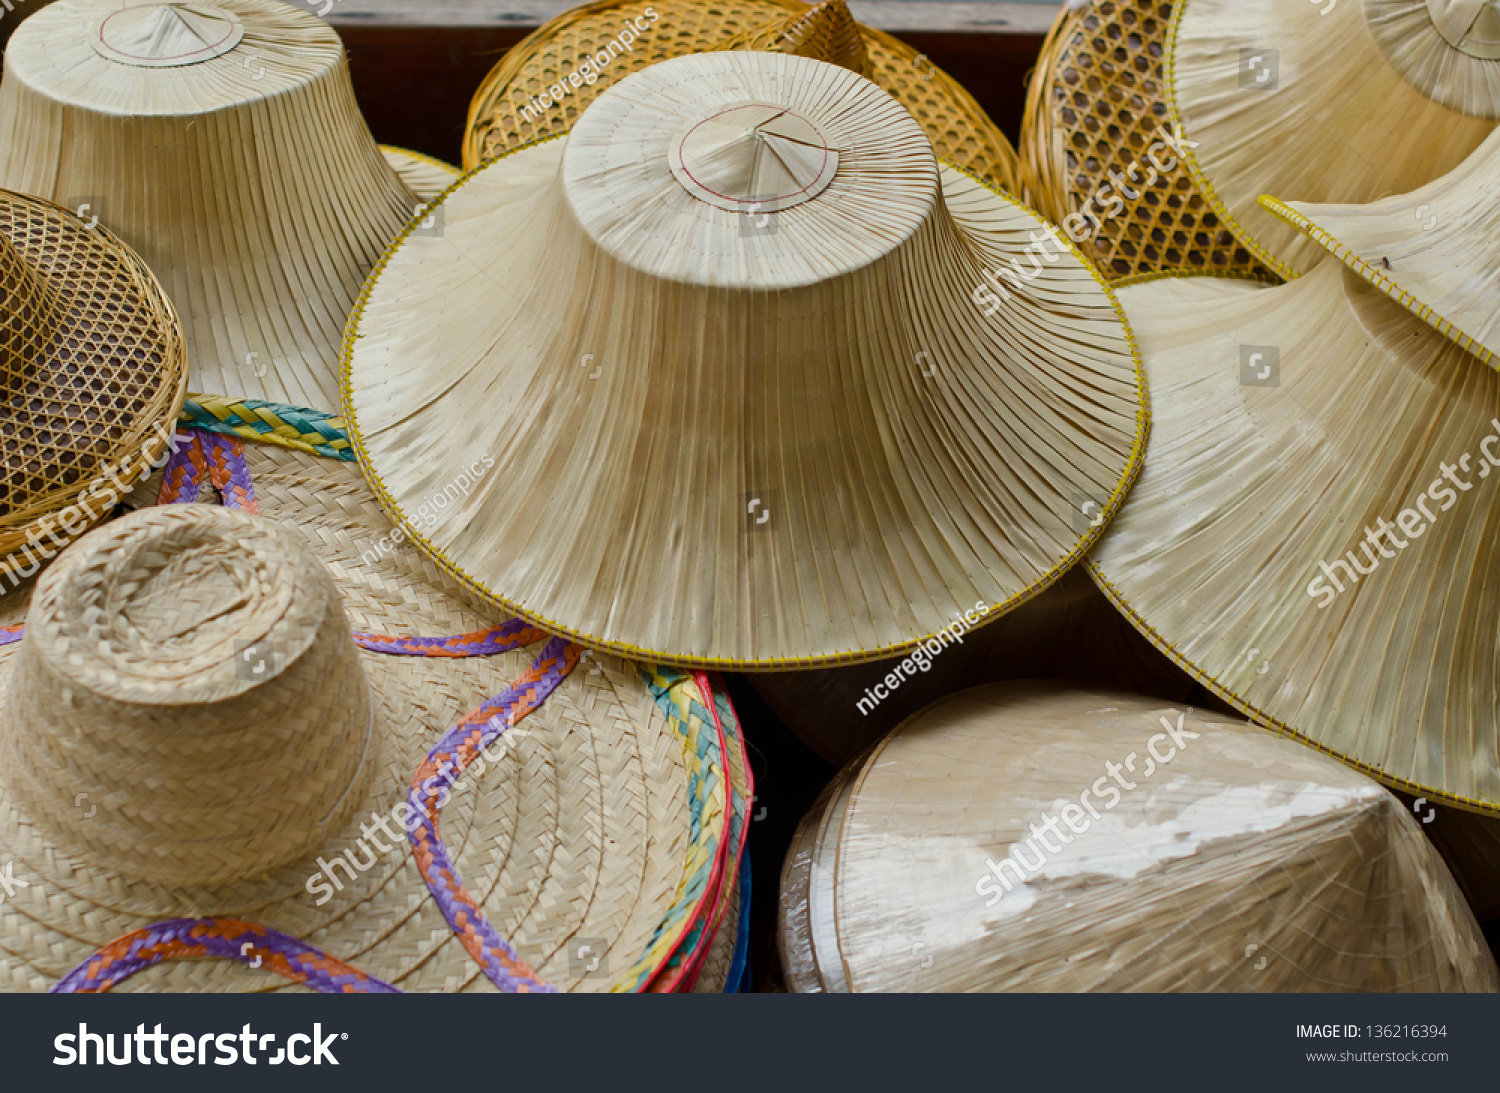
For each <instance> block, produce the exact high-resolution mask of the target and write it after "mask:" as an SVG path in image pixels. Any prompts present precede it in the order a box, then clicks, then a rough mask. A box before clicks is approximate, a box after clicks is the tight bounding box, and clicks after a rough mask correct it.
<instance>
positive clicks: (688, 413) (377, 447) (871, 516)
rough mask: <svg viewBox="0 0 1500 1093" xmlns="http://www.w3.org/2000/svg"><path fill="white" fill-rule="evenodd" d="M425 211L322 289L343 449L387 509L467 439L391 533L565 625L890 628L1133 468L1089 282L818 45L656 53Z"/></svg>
mask: <svg viewBox="0 0 1500 1093" xmlns="http://www.w3.org/2000/svg"><path fill="white" fill-rule="evenodd" d="M437 211H438V212H440V213H442V214H444V217H445V222H446V230H445V232H444V233H443V234H442V235H420V234H417V233H410V234H409V235H408V236H407V237H405V238H404V239H403V240H402V241H401V242H400V244H399V245H398V246H397V247H395V248H394V249H393V251H392V252H391V253H390V254H389V255H388V256H387V257H386V258H385V259H384V260H382V263H381V266H380V268H379V269H378V270H377V272H376V274H375V275H374V276H373V277H372V279H371V281H370V284H369V285H368V286H367V289H366V292H365V297H364V301H363V304H362V306H361V308H360V309H359V310H358V311H356V313H355V315H354V317H353V319H352V320H351V322H350V326H349V335H348V349H347V364H346V375H345V382H346V396H345V416H346V418H347V420H348V421H349V422H350V427H351V434H352V435H353V438H354V440H355V444H356V447H357V449H358V450H359V452H360V455H361V462H362V465H363V466H364V468H365V470H366V473H367V474H368V475H369V476H370V478H371V481H372V483H373V484H374V485H375V488H376V492H377V494H378V495H379V496H380V497H381V498H382V500H383V501H384V502H385V503H386V506H387V511H388V512H389V513H390V514H391V516H392V517H393V518H394V519H396V520H398V521H401V522H402V523H403V524H405V523H406V522H407V521H408V519H409V515H410V514H411V513H413V512H414V511H416V509H417V508H418V507H419V506H421V505H423V504H425V503H426V501H427V499H428V498H429V497H431V496H432V495H434V494H435V493H441V492H442V490H443V484H444V483H445V482H448V481H450V480H451V479H452V478H453V476H454V472H455V471H456V469H457V468H458V467H459V466H460V465H467V464H468V463H469V462H470V461H471V460H472V459H473V458H475V455H474V453H475V452H479V451H484V452H489V453H491V454H492V455H493V457H494V458H495V460H496V461H497V464H498V470H499V473H497V474H496V475H494V476H493V477H492V478H491V479H490V480H489V481H487V482H486V484H485V487H484V488H483V489H481V490H477V491H475V492H474V493H473V494H472V495H471V496H470V497H469V498H467V499H461V500H457V501H455V503H453V504H451V505H448V506H446V508H444V510H443V511H442V512H441V513H440V514H439V515H438V517H437V522H436V523H435V524H433V525H432V526H430V527H429V528H428V529H426V530H424V531H421V532H417V533H416V536H415V537H416V539H417V541H418V542H420V543H422V544H423V546H424V548H425V549H427V550H428V551H430V552H431V554H432V555H433V556H434V557H436V558H437V559H439V560H440V561H441V562H442V564H444V565H445V566H447V567H448V568H449V569H450V570H451V571H452V572H454V573H455V574H457V575H459V576H460V578H461V579H462V580H463V581H465V583H467V584H468V585H469V586H470V587H472V588H473V589H474V590H475V591H476V592H478V593H479V594H480V595H483V596H485V597H487V598H489V599H491V600H492V601H494V602H496V603H499V604H503V605H505V606H506V607H507V609H510V610H514V611H516V612H518V613H520V614H522V615H525V616H526V617H528V618H531V619H533V620H535V621H537V622H539V623H541V624H542V625H543V626H546V627H547V628H548V629H550V630H553V631H554V632H558V633H565V634H572V635H578V636H579V637H580V638H581V639H582V640H584V642H585V643H586V644H589V645H591V646H593V647H596V648H607V649H609V650H611V651H615V652H621V653H625V652H627V651H629V654H630V655H635V656H638V657H640V658H641V659H646V660H650V661H653V662H654V661H664V662H667V663H674V664H695V665H711V666H734V667H742V668H772V667H790V666H794V665H796V666H811V665H815V664H819V663H837V662H851V663H852V662H857V661H860V660H867V659H878V658H879V657H881V656H888V655H891V654H893V653H896V652H900V651H901V650H903V649H905V648H908V647H913V646H915V645H916V644H918V643H919V642H922V641H926V640H928V639H929V638H932V637H934V636H935V635H936V634H938V633H939V632H940V631H944V630H946V629H948V628H950V627H953V626H955V625H956V623H955V620H956V619H958V618H959V617H960V616H961V615H962V614H963V612H965V611H971V610H975V609H976V608H977V607H978V606H981V605H982V606H985V607H987V608H988V609H989V611H990V613H991V614H1003V613H1004V612H1005V611H1006V610H1008V609H1009V608H1011V607H1014V606H1016V605H1017V604H1019V603H1020V602H1022V601H1024V600H1025V599H1027V598H1028V597H1030V596H1031V595H1033V594H1035V593H1036V592H1038V591H1040V590H1041V589H1042V588H1043V587H1045V586H1046V585H1047V584H1049V583H1051V582H1052V581H1053V580H1055V579H1056V578H1057V577H1058V576H1059V575H1060V574H1061V573H1062V572H1064V571H1065V570H1066V569H1067V568H1068V567H1069V566H1070V565H1071V564H1072V563H1073V561H1074V560H1075V559H1077V558H1078V557H1079V556H1080V553H1081V552H1082V551H1083V550H1085V549H1087V546H1088V545H1089V544H1090V543H1092V542H1093V540H1094V539H1095V538H1097V536H1098V534H1099V531H1100V529H1101V528H1102V527H1103V526H1104V525H1105V524H1106V523H1107V522H1108V520H1109V519H1110V518H1111V516H1112V515H1113V513H1114V511H1115V509H1116V507H1117V505H1118V504H1119V501H1120V499H1121V497H1122V496H1123V494H1124V491H1125V489H1126V488H1127V486H1128V484H1129V482H1130V481H1131V479H1132V478H1133V476H1134V473H1135V468H1136V466H1137V464H1138V461H1139V459H1140V452H1141V448H1142V440H1143V434H1144V432H1145V428H1146V414H1145V409H1144V395H1143V392H1142V387H1141V383H1140V376H1139V369H1138V367H1137V362H1136V357H1135V353H1134V347H1133V344H1132V342H1131V340H1130V335H1129V332H1128V330H1127V328H1126V327H1125V325H1124V323H1123V321H1122V319H1121V318H1120V315H1119V312H1118V310H1117V305H1116V304H1115V301H1114V299H1113V297H1112V296H1111V295H1110V294H1109V292H1108V290H1106V289H1105V288H1104V287H1103V286H1102V285H1101V284H1100V283H1099V282H1098V280H1097V275H1096V274H1095V273H1094V272H1093V270H1092V269H1091V268H1090V267H1089V266H1088V265H1087V264H1086V263H1084V262H1083V261H1082V260H1081V258H1080V257H1079V256H1078V255H1077V253H1076V252H1075V251H1072V250H1070V249H1066V248H1065V246H1064V244H1063V242H1062V241H1061V240H1060V239H1059V238H1058V237H1057V235H1056V233H1055V232H1053V233H1052V234H1050V235H1049V234H1048V230H1047V225H1046V224H1045V223H1044V222H1043V221H1042V220H1041V219H1040V218H1038V217H1037V216H1036V215H1035V214H1033V213H1031V212H1030V211H1028V210H1026V209H1024V208H1022V207H1021V206H1019V205H1017V204H1016V203H1015V202H1013V201H1012V200H1010V199H1009V198H1006V197H1004V196H1002V195H1000V194H998V193H997V192H995V191H993V190H991V189H988V188H986V187H985V186H983V185H981V184H979V183H978V182H976V181H974V180H972V179H970V178H968V177H967V176H965V175H963V174H961V173H959V172H958V171H956V170H954V169H953V168H950V167H939V165H938V163H937V161H936V160H935V159H934V157H933V153H932V146H931V144H930V143H929V142H928V140H927V138H926V137H925V136H924V135H923V133H922V131H921V129H920V127H918V126H917V124H916V123H915V122H914V121H913V120H912V118H911V115H910V114H908V113H907V112H906V111H905V110H904V109H903V108H902V107H901V105H900V104H899V103H898V102H896V101H895V100H894V99H892V98H891V97H890V96H889V95H887V94H885V93H884V92H883V91H881V90H880V89H879V88H878V87H876V86H875V85H874V84H872V83H870V82H869V81H868V80H865V79H863V78H862V77H859V76H856V75H855V74H854V73H852V72H849V71H848V70H846V69H842V68H838V67H835V66H833V65H828V64H823V63H822V62H819V61H812V60H807V59H806V58H802V57H795V56H788V55H783V54H773V53H728V52H726V53H710V54H699V55H696V56H692V57H683V58H678V59H676V60H673V61H667V62H663V63H662V64H660V65H656V66H654V67H652V68H650V69H647V70H646V71H643V72H640V73H637V74H635V75H634V76H631V77H629V78H628V79H626V80H625V81H622V82H621V83H620V84H619V85H617V86H616V87H614V88H612V89H611V90H610V91H608V92H606V93H605V94H604V95H603V96H601V97H600V98H599V100H598V101H597V102H596V103H595V104H594V105H593V106H592V107H590V109H589V112H588V114H587V115H586V116H585V117H584V119H583V120H582V121H580V122H579V124H578V126H577V127H576V128H575V129H574V130H573V133H572V134H571V135H570V136H569V137H567V138H565V139H558V140H554V141H549V142H545V143H543V144H541V145H538V146H536V147H533V148H529V149H525V150H523V151H520V152H516V153H512V154H511V155H510V156H508V157H506V158H505V159H503V160H500V161H497V162H495V163H493V164H490V165H489V166H487V167H485V168H483V169H482V170H480V171H478V172H476V173H474V174H472V175H470V176H469V177H468V178H467V179H466V180H465V181H464V182H463V183H462V184H460V185H459V186H458V187H456V188H455V189H453V190H451V191H449V193H448V194H447V196H446V197H445V198H444V199H443V200H442V202H441V203H440V204H439V205H438V206H437ZM1028 248H1032V249H1030V250H1028ZM1040 251H1044V252H1045V255H1044V256H1040V257H1039V256H1038V252H1040ZM1044 259H1045V260H1044ZM1023 262H1024V263H1027V264H1026V265H1023V264H1022V263H1023ZM1002 272H1003V274H1004V276H1001V275H1000V274H1001V273H1002ZM987 277H988V278H990V280H986V278H987ZM980 304H983V305H984V306H979V305H980ZM986 311H989V312H990V313H991V314H990V315H988V316H987V315H986V313H985V312H986Z"/></svg>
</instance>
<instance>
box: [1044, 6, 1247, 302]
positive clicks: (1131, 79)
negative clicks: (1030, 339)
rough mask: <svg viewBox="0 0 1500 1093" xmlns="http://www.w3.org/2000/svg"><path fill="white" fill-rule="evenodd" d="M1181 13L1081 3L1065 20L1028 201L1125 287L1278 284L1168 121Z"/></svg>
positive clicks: (1047, 74)
mask: <svg viewBox="0 0 1500 1093" xmlns="http://www.w3.org/2000/svg"><path fill="white" fill-rule="evenodd" d="M1172 8H1173V0H1094V2H1090V0H1081V2H1080V3H1076V4H1067V5H1065V6H1064V7H1063V9H1062V10H1061V11H1060V12H1059V13H1058V16H1057V21H1056V22H1055V23H1054V24H1053V26H1052V30H1051V32H1050V33H1049V34H1048V36H1047V40H1046V41H1045V42H1044V43H1043V45H1042V51H1041V55H1040V57H1039V58H1038V60H1037V67H1036V73H1035V75H1034V76H1033V77H1032V79H1031V83H1030V84H1029V85H1028V87H1027V92H1026V111H1025V114H1024V115H1023V117H1022V121H1021V144H1020V153H1021V154H1020V172H1021V176H1022V178H1023V180H1024V182H1025V187H1026V199H1027V200H1028V201H1030V202H1031V203H1032V204H1034V205H1035V206H1036V207H1037V208H1038V209H1040V210H1041V211H1042V213H1043V214H1045V215H1046V216H1048V217H1050V218H1051V219H1052V220H1053V221H1054V222H1055V223H1057V224H1060V225H1062V226H1063V229H1064V231H1065V232H1068V233H1070V236H1071V238H1072V239H1073V240H1074V242H1076V243H1077V244H1078V246H1079V247H1080V249H1082V250H1083V252H1084V253H1085V254H1086V255H1088V256H1089V258H1091V259H1092V260H1093V262H1094V264H1095V265H1096V266H1098V267H1099V269H1100V271H1101V272H1102V273H1103V274H1104V275H1105V276H1106V277H1107V278H1109V279H1110V280H1111V281H1112V282H1115V283H1120V284H1123V283H1128V282H1130V281H1132V280H1135V279H1137V278H1141V277H1149V276H1151V275H1153V274H1157V273H1161V272H1164V271H1170V270H1187V271H1195V272H1203V273H1208V272H1212V273H1217V274H1220V275H1222V276H1236V277H1245V278H1252V279H1257V280H1264V281H1275V280H1277V277H1276V275H1275V274H1273V273H1272V272H1271V271H1270V270H1268V269H1267V268H1266V267H1265V266H1263V265H1262V264H1261V263H1260V262H1259V261H1257V260H1256V258H1255V256H1254V255H1253V254H1251V253H1250V250H1249V249H1248V248H1247V247H1246V246H1245V245H1244V244H1243V243H1241V242H1240V240H1238V239H1237V238H1235V234H1234V232H1232V231H1230V230H1229V228H1228V226H1226V224H1225V223H1224V222H1223V221H1221V220H1220V219H1219V214H1218V213H1217V212H1216V211H1215V210H1214V208H1213V206H1212V205H1211V204H1210V201H1209V198H1208V197H1207V196H1206V194H1205V192H1204V190H1203V189H1202V188H1201V187H1200V186H1199V185H1198V182H1197V181H1196V180H1195V179H1194V177H1193V174H1192V172H1191V171H1190V170H1189V166H1188V162H1187V159H1186V157H1185V155H1184V154H1183V153H1184V152H1185V151H1187V150H1188V148H1187V144H1186V142H1185V141H1184V140H1181V139H1179V137H1178V136H1177V134H1176V133H1175V131H1174V130H1173V128H1172V125H1171V123H1170V122H1169V121H1168V104H1169V102H1170V96H1169V93H1168V91H1169V87H1168V71H1167V57H1168V54H1167V46H1168V31H1169V30H1170V29H1171V25H1172ZM1121 187H1123V190H1122V189H1121Z"/></svg>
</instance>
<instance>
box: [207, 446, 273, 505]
mask: <svg viewBox="0 0 1500 1093" xmlns="http://www.w3.org/2000/svg"><path fill="white" fill-rule="evenodd" d="M198 443H199V444H200V445H202V447H203V454H204V455H205V456H206V457H207V459H208V479H209V481H210V482H212V483H213V484H214V489H216V490H218V491H219V496H220V497H221V498H223V500H224V507H225V508H226V509H236V510H238V511H239V512H248V513H249V514H250V515H252V516H259V515H260V505H258V504H257V503H256V501H255V486H254V485H253V484H252V483H251V481H250V464H248V463H246V462H245V442H244V441H243V440H241V439H240V438H239V437H237V436H220V435H219V434H218V433H204V432H200V433H199V434H198Z"/></svg>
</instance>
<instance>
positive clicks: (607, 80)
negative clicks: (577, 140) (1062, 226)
mask: <svg viewBox="0 0 1500 1093" xmlns="http://www.w3.org/2000/svg"><path fill="white" fill-rule="evenodd" d="M721 49H750V50H769V51H773V52H778V53H791V54H796V55H798V56H802V57H811V58H813V59H815V60H819V61H827V62H829V63H831V64H837V65H842V66H843V67H845V68H847V69H849V70H850V71H852V72H858V73H859V74H860V75H861V76H866V77H868V78H869V79H872V80H874V81H875V82H876V83H877V84H879V85H880V86H881V87H883V88H885V89H886V90H887V91H889V92H890V93H891V94H892V95H894V96H896V98H897V99H899V100H900V101H901V103H902V104H903V105H904V106H905V107H906V108H907V109H908V110H910V111H911V112H912V114H913V116H915V117H916V119H917V120H918V121H919V122H921V124H922V128H923V129H924V130H925V131H926V133H927V135H928V136H929V137H930V138H931V140H932V143H933V146H934V147H935V148H936V149H937V153H938V156H939V157H940V158H941V159H943V160H945V161H947V162H950V163H953V164H954V165H956V166H958V167H961V168H962V169H964V170H966V171H969V172H972V173H973V174H977V175H979V176H980V177H981V178H983V179H984V180H985V181H987V182H989V183H991V184H992V185H994V186H997V187H999V188H1000V189H1003V190H1006V191H1007V192H1009V193H1019V192H1020V191H1019V189H1018V187H1017V180H1016V154H1015V151H1014V149H1012V148H1011V146H1010V141H1008V140H1007V139H1006V138H1005V134H1003V133H1002V132H1000V130H999V128H998V127H996V125H995V123H994V122H992V121H990V119H989V117H988V116H987V115H986V114H985V112H984V110H983V109H982V108H981V107H980V106H979V104H978V103H976V102H975V101H974V99H973V97H972V96H971V95H970V94H969V93H968V92H967V91H966V90H964V88H963V86H962V85H961V84H959V82H958V81H957V80H955V79H953V77H951V76H949V75H948V74H947V73H946V72H944V71H942V70H941V69H939V68H937V67H936V66H934V65H933V64H932V62H931V61H929V60H927V58H926V57H924V56H922V55H921V54H919V53H917V51H916V50H914V49H912V48H911V47H910V46H908V45H907V44H906V43H905V42H902V41H899V40H898V39H896V38H893V37H891V36H890V35H889V34H885V33H884V32H882V31H878V30H875V29H874V28H873V27H867V26H863V25H862V24H860V23H857V22H855V21H854V17H853V16H852V15H851V14H850V13H849V7H848V5H847V4H846V3H845V2H844V0H823V2H822V3H819V4H816V5H814V6H812V7H808V5H806V4H803V3H799V2H798V0H715V2H714V3H702V2H700V0H651V2H650V3H645V2H642V0H603V2H602V3H594V4H583V5H580V6H578V7H576V8H573V9H572V10H570V11H567V12H564V13H563V14H562V15H559V16H558V17H557V18H555V19H553V20H551V21H550V22H548V23H546V24H545V25H543V26H542V27H541V28H540V29H538V30H536V31H535V32H533V33H532V34H531V35H530V36H529V37H527V38H526V39H525V40H524V41H522V42H521V43H520V44H519V45H517V46H516V47H515V48H514V49H512V50H511V51H510V52H509V53H507V54H506V55H505V57H504V58H503V59H502V60H501V61H500V63H499V64H498V65H496V66H495V68H494V71H492V72H491V73H490V74H489V76H487V77H486V78H485V81H484V83H483V84H482V85H481V86H480V88H479V90H478V92H476V93H475V95H474V101H473V103H472V105H471V106H470V107H469V125H468V129H467V131H466V132H465V134H464V166H465V167H467V168H470V169H472V168H474V167H477V166H479V165H480V164H481V163H483V162H485V161H486V160H490V159H494V158H495V157H496V156H498V155H501V154H503V153H505V152H507V151H510V150H512V149H514V148H518V147H520V146H522V145H524V144H529V143H531V142H532V141H535V140H539V139H541V138H543V137H549V136H557V135H559V134H562V133H566V132H567V131H568V130H569V129H571V128H572V127H573V125H574V123H576V122H577V121H578V119H579V118H580V117H581V116H582V115H583V112H584V110H585V109H587V107H588V105H589V103H591V102H593V101H594V99H595V98H597V97H598V96H599V95H600V94H602V93H603V92H604V91H606V90H607V89H608V88H610V87H612V86H613V85H614V84H615V83H618V82H619V81H620V80H621V79H623V78H624V77H625V76H628V75H629V74H630V73H632V72H638V71H640V70H641V69H643V68H646V67H648V66H650V65H653V64H656V63H657V62H658V61H664V60H667V59H669V58H672V57H681V56H684V55H686V54H689V53H704V52H708V51H710V50H721ZM554 95H556V96H557V98H556V99H554V98H553V96H554Z"/></svg>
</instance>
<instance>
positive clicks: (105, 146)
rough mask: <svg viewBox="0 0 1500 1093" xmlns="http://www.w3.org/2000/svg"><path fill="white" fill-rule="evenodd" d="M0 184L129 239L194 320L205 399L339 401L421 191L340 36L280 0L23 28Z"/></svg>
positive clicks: (53, 18) (16, 48) (194, 378)
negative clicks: (360, 315)
mask: <svg viewBox="0 0 1500 1093" xmlns="http://www.w3.org/2000/svg"><path fill="white" fill-rule="evenodd" d="M0 186H6V187H9V188H11V189H15V190H19V191H22V192H24V193H34V194H39V195H41V196H43V197H47V198H51V199H53V200H56V201H59V202H61V203H63V204H65V205H68V206H69V207H71V208H73V209H75V210H77V209H83V215H84V216H86V217H91V218H92V217H97V218H98V222H99V223H102V224H104V225H105V226H106V227H108V228H110V229H111V230H112V231H114V232H116V233H117V234H119V235H120V237H121V238H123V239H124V240H125V241H126V242H127V243H129V244H130V245H131V246H133V247H134V248H135V249H136V250H137V251H139V252H140V254H141V256H142V257H143V258H144V259H145V260H146V262H147V264H148V265H149V266H150V267H151V269H153V270H154V271H155V272H156V274H157V276H158V277H160V278H161V280H162V282H163V284H164V285H165V286H166V290H167V293H168V295H169V296H170V297H171V299H172V301H173V303H174V304H175V305H176V306H177V309H178V312H179V314H180V315H181V316H182V319H183V324H184V330H185V333H186V336H187V342H188V353H189V361H190V366H191V375H190V384H191V387H192V389H193V390H195V391H208V392H212V393H215V394H224V395H232V396H236V397H252V398H262V399H268V400H270V401H273V402H282V403H289V404H292V405H296V406H307V407H312V408H315V409H320V410H331V409H332V408H333V407H334V406H335V405H336V403H337V401H338V394H337V391H338V382H337V374H338V363H337V362H338V346H339V339H340V336H341V334H342V331H343V327H344V321H345V319H346V318H347V317H348V315H349V311H350V309H351V308H352V307H353V305H354V301H355V299H356V297H357V296H358V294H359V288H360V285H361V284H363V283H364V279H365V277H366V275H367V274H368V273H369V271H370V268H371V267H372V266H373V265H374V264H375V260H376V259H377V258H379V256H380V254H381V252H382V251H383V250H384V249H385V247H386V245H387V244H388V243H389V242H390V240H391V239H392V238H394V236H395V235H396V233H397V232H398V231H399V230H400V229H401V227H402V226H403V225H404V224H405V223H406V222H407V220H408V219H409V218H410V217H411V215H412V213H413V211H414V209H415V207H416V199H415V198H414V196H413V195H412V194H411V192H410V191H408V190H407V188H406V187H405V186H404V185H403V184H402V183H401V181H400V180H399V179H398V178H397V176H396V174H395V172H394V171H392V170H391V168H390V167H389V166H388V165H387V164H386V162H385V160H384V158H383V157H382V155H381V152H380V148H379V147H378V146H377V145H376V143H375V141H374V138H372V137H371V136H370V130H369V127H368V126H367V125H366V124H365V121H364V119H363V118H362V117H361V116H360V114H359V109H358V107H357V105H356V104H355V101H354V91H353V88H352V87H351V85H350V82H349V67H348V62H347V60H346V58H345V56H344V49H343V45H342V44H341V43H340V41H339V37H338V35H337V34H335V33H334V32H333V30H332V29H330V28H329V27H328V26H326V25H325V24H324V23H322V22H320V21H319V20H318V19H316V18H315V17H313V16H312V15H310V14H309V13H307V12H305V11H300V10H298V9H296V8H293V7H290V6H288V5H286V4H282V3H278V2H274V0H216V2H215V3H213V4H199V3H186V4H183V3H166V4H160V3H146V4H139V3H131V4H122V3H121V2H120V0H58V2H57V3H54V4H51V5H49V6H48V7H46V8H43V9H42V10H40V11H38V12H37V13H36V14H34V15H32V16H31V17H30V18H28V19H27V20H26V21H25V22H24V23H23V24H22V25H21V26H20V27H19V28H18V29H17V31H16V33H15V35H14V36H13V37H12V38H11V40H10V44H9V46H8V47H7V49H6V53H5V77H4V80H3V82H0Z"/></svg>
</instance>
